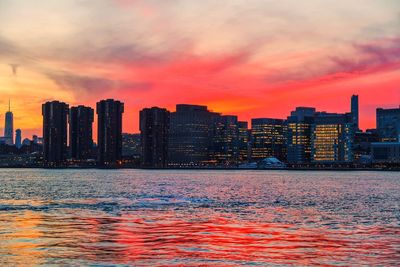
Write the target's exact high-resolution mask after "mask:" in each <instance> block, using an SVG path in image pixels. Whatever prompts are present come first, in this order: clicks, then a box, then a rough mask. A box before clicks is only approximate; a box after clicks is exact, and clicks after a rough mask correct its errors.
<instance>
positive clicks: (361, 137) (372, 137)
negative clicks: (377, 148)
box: [353, 131, 379, 162]
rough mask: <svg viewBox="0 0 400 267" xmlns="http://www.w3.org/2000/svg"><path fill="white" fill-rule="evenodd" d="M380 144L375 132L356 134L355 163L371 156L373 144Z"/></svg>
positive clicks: (354, 145)
mask: <svg viewBox="0 0 400 267" xmlns="http://www.w3.org/2000/svg"><path fill="white" fill-rule="evenodd" d="M376 142H379V135H378V134H377V133H376V132H374V131H367V132H356V133H355V134H354V144H353V154H354V161H355V162H360V161H362V159H363V157H368V156H369V155H370V154H371V144H372V143H376Z"/></svg>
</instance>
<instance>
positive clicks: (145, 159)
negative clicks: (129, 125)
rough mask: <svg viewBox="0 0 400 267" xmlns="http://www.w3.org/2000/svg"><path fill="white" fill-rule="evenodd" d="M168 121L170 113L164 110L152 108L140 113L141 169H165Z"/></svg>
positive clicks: (166, 162)
mask: <svg viewBox="0 0 400 267" xmlns="http://www.w3.org/2000/svg"><path fill="white" fill-rule="evenodd" d="M169 120H170V112H169V111H168V110H166V109H165V108H158V107H152V108H145V109H143V110H141V111H140V122H139V126H140V138H141V144H142V145H141V147H142V153H141V154H142V156H141V165H142V167H145V168H165V167H167V165H168V133H169Z"/></svg>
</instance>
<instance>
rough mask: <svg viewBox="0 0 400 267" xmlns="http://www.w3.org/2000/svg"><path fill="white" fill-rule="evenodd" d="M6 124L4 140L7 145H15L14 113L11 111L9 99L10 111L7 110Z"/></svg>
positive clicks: (9, 106)
mask: <svg viewBox="0 0 400 267" xmlns="http://www.w3.org/2000/svg"><path fill="white" fill-rule="evenodd" d="M5 117H6V119H5V126H4V140H5V143H6V144H7V145H10V146H12V145H14V115H13V113H12V112H11V104H10V101H8V111H7V112H6V116H5Z"/></svg>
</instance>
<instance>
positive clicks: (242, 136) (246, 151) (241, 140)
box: [238, 121, 251, 163]
mask: <svg viewBox="0 0 400 267" xmlns="http://www.w3.org/2000/svg"><path fill="white" fill-rule="evenodd" d="M238 131H239V135H238V149H239V157H238V163H245V162H248V161H249V160H250V148H251V147H250V130H249V128H248V123H247V121H239V122H238Z"/></svg>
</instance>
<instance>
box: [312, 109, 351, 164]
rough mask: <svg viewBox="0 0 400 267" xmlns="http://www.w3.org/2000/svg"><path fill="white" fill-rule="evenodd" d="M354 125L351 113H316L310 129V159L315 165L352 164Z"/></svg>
mask: <svg viewBox="0 0 400 267" xmlns="http://www.w3.org/2000/svg"><path fill="white" fill-rule="evenodd" d="M354 133H355V125H354V123H353V120H352V114H351V113H345V114H338V113H326V112H318V113H317V114H316V116H315V118H314V123H313V125H312V127H311V159H312V161H313V162H315V163H339V162H353V160H354V155H353V143H354Z"/></svg>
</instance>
